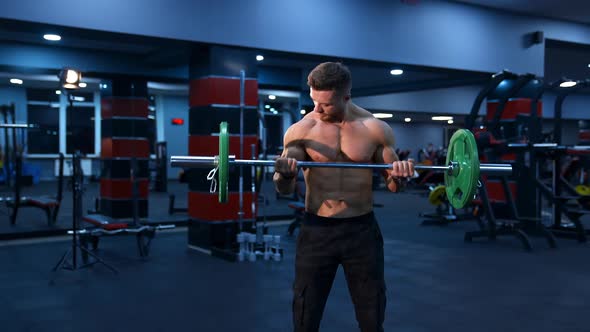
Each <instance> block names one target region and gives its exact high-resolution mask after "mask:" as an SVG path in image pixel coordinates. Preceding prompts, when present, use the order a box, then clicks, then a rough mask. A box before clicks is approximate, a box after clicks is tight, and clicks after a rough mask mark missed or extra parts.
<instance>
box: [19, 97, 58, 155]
mask: <svg viewBox="0 0 590 332" xmlns="http://www.w3.org/2000/svg"><path fill="white" fill-rule="evenodd" d="M59 109H60V96H59V95H57V94H55V89H27V119H26V122H27V123H30V124H35V125H38V126H39V128H38V129H29V130H27V132H26V137H27V140H26V145H27V146H26V149H25V151H27V153H34V154H57V153H59ZM17 118H18V114H17ZM17 122H23V121H22V120H21V119H18V121H17ZM19 135H20V133H19ZM18 140H19V141H21V140H20V139H18Z"/></svg>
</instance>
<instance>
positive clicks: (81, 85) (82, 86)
mask: <svg viewBox="0 0 590 332" xmlns="http://www.w3.org/2000/svg"><path fill="white" fill-rule="evenodd" d="M78 86H79V87H81V88H85V87H86V86H87V84H86V83H84V82H80V84H78Z"/></svg>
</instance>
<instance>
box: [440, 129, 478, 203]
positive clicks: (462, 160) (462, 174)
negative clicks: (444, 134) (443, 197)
mask: <svg viewBox="0 0 590 332" xmlns="http://www.w3.org/2000/svg"><path fill="white" fill-rule="evenodd" d="M451 162H454V163H456V164H457V165H458V167H459V170H458V171H456V170H455V172H454V174H448V172H445V187H446V191H447V197H448V198H449V202H450V203H451V205H452V206H453V207H454V208H456V209H461V208H463V207H465V206H466V205H467V204H468V203H469V202H471V200H472V199H473V196H474V195H475V191H476V190H477V182H478V180H479V156H478V154H477V143H476V142H475V137H473V134H472V133H471V132H470V131H469V130H466V129H459V130H457V131H456V132H455V133H454V134H453V136H452V137H451V141H450V142H449V150H448V153H447V165H448V164H450V163H451Z"/></svg>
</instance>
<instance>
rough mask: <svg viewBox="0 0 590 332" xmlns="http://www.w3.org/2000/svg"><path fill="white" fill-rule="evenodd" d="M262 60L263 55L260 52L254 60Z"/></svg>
mask: <svg viewBox="0 0 590 332" xmlns="http://www.w3.org/2000/svg"><path fill="white" fill-rule="evenodd" d="M262 60H264V56H262V55H260V54H259V55H257V56H256V61H262Z"/></svg>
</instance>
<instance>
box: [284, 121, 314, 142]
mask: <svg viewBox="0 0 590 332" xmlns="http://www.w3.org/2000/svg"><path fill="white" fill-rule="evenodd" d="M315 125H316V120H315V119H313V118H312V117H308V116H306V117H304V118H303V119H301V120H299V121H297V122H295V123H294V124H292V125H291V126H290V127H289V129H288V130H287V131H288V134H289V136H291V137H292V138H294V139H297V138H302V137H303V135H304V134H305V133H307V132H308V130H309V129H311V128H312V127H313V126H315Z"/></svg>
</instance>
